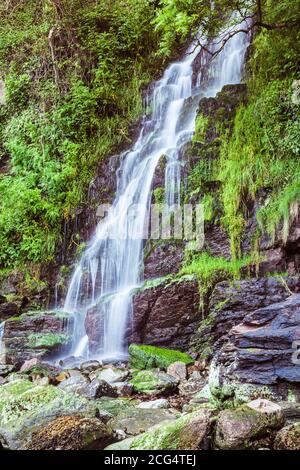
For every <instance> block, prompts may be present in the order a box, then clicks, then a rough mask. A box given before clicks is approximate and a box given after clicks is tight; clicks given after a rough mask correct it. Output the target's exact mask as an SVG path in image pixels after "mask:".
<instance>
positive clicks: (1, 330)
mask: <svg viewBox="0 0 300 470" xmlns="http://www.w3.org/2000/svg"><path fill="white" fill-rule="evenodd" d="M4 325H5V321H3V322H2V323H0V356H1V354H2V353H3V352H4V347H3V344H2V340H3V335H4ZM0 360H1V357H0Z"/></svg>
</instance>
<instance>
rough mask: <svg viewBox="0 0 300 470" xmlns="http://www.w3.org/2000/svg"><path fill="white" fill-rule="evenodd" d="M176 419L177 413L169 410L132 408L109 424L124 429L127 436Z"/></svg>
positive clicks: (115, 428)
mask: <svg viewBox="0 0 300 470" xmlns="http://www.w3.org/2000/svg"><path fill="white" fill-rule="evenodd" d="M174 419H176V415H175V414H174V413H170V412H169V411H167V410H163V409H143V408H131V409H128V410H125V411H123V412H121V413H119V414H118V415H117V416H115V417H114V418H113V419H111V420H110V421H109V426H110V427H111V428H112V429H113V430H114V431H115V430H122V431H124V432H125V433H126V435H127V436H136V435H138V434H141V433H142V432H145V431H147V430H148V429H149V428H150V427H152V426H154V425H155V424H158V423H161V422H162V421H166V420H168V421H169V420H174Z"/></svg>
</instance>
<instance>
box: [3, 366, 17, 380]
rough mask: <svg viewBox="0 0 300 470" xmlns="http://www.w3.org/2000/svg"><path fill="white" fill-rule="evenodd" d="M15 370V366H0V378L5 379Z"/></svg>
mask: <svg viewBox="0 0 300 470" xmlns="http://www.w3.org/2000/svg"><path fill="white" fill-rule="evenodd" d="M14 370H15V366H13V365H11V364H0V376H1V377H6V376H7V375H8V374H11V373H12V372H13V371H14Z"/></svg>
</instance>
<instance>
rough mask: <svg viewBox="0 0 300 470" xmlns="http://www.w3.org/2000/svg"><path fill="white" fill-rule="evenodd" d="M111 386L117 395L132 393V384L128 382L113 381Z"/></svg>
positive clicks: (124, 395) (125, 395) (128, 395)
mask: <svg viewBox="0 0 300 470" xmlns="http://www.w3.org/2000/svg"><path fill="white" fill-rule="evenodd" d="M112 387H113V389H114V391H115V392H116V394H117V395H118V397H130V396H131V395H132V394H133V385H132V384H130V383H128V382H114V383H113V384H112Z"/></svg>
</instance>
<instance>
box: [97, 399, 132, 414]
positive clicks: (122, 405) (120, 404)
mask: <svg viewBox="0 0 300 470" xmlns="http://www.w3.org/2000/svg"><path fill="white" fill-rule="evenodd" d="M138 403H139V402H138V401H137V400H133V399H132V398H124V397H122V398H121V397H118V398H110V397H105V396H103V397H101V398H99V399H97V400H96V401H95V406H96V407H97V410H99V411H100V412H103V411H105V412H107V413H109V414H110V415H112V416H116V415H118V414H119V413H121V412H123V411H124V410H129V409H131V408H134V407H135V406H136V405H137V404H138Z"/></svg>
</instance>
